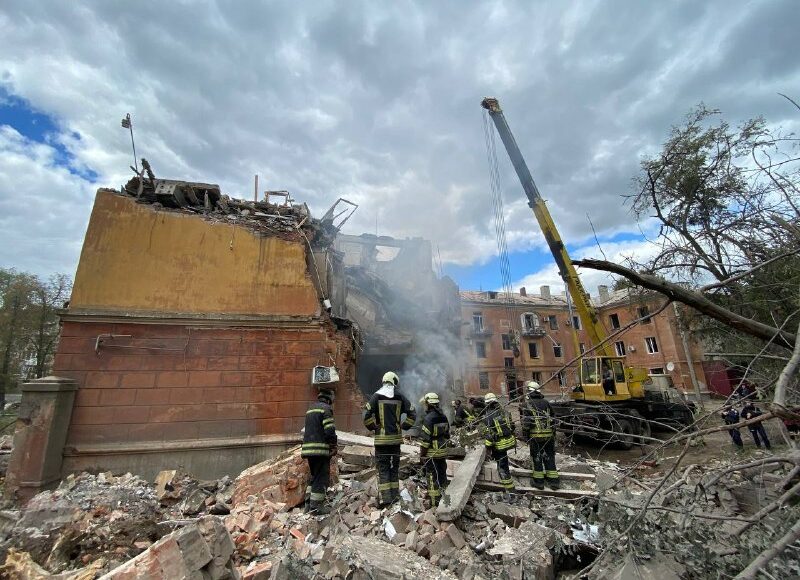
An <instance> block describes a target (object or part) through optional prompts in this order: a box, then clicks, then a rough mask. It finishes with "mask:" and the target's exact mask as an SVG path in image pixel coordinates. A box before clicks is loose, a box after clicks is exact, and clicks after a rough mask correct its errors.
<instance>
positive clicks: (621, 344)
mask: <svg viewBox="0 0 800 580" xmlns="http://www.w3.org/2000/svg"><path fill="white" fill-rule="evenodd" d="M614 350H615V351H617V356H625V341H622V340H618V341H617V342H615V343H614Z"/></svg>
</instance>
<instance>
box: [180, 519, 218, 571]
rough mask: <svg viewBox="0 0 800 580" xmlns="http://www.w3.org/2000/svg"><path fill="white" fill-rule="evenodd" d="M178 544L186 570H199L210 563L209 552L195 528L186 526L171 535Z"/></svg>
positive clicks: (197, 529)
mask: <svg viewBox="0 0 800 580" xmlns="http://www.w3.org/2000/svg"><path fill="white" fill-rule="evenodd" d="M171 535H172V536H174V537H175V541H176V542H178V547H179V548H180V551H181V556H182V557H183V563H184V565H185V566H186V568H187V569H188V570H192V571H194V570H199V569H200V568H202V567H204V566H205V565H206V564H208V563H209V562H210V561H211V558H212V555H211V550H210V549H209V548H208V544H206V541H205V540H204V539H203V535H202V534H201V533H200V530H199V528H198V527H197V526H187V527H185V528H181V529H180V530H177V531H175V532H173V533H172V534H171Z"/></svg>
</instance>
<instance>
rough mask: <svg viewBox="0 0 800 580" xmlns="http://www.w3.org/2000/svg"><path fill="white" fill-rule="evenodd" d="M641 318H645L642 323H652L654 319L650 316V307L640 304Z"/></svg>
mask: <svg viewBox="0 0 800 580" xmlns="http://www.w3.org/2000/svg"><path fill="white" fill-rule="evenodd" d="M638 312H639V318H641V319H643V320H642V324H650V321H651V320H653V319H652V318H650V316H649V314H650V309H649V308H648V307H647V306H640V307H639V310H638Z"/></svg>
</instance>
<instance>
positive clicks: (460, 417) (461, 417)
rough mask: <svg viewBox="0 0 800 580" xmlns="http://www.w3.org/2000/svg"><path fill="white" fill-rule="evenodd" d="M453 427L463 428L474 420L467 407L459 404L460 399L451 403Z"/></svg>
mask: <svg viewBox="0 0 800 580" xmlns="http://www.w3.org/2000/svg"><path fill="white" fill-rule="evenodd" d="M453 415H454V417H453V426H454V427H463V426H464V425H467V424H468V423H470V422H471V421H473V420H474V419H475V416H474V415H473V414H472V413H471V412H470V409H469V407H467V406H466V405H465V404H463V403H462V402H461V399H456V400H455V401H453Z"/></svg>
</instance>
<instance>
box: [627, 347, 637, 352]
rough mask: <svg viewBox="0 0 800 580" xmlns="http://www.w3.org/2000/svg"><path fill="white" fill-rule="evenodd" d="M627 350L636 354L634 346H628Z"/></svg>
mask: <svg viewBox="0 0 800 580" xmlns="http://www.w3.org/2000/svg"><path fill="white" fill-rule="evenodd" d="M628 350H629V351H630V352H636V347H635V346H629V347H628Z"/></svg>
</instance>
